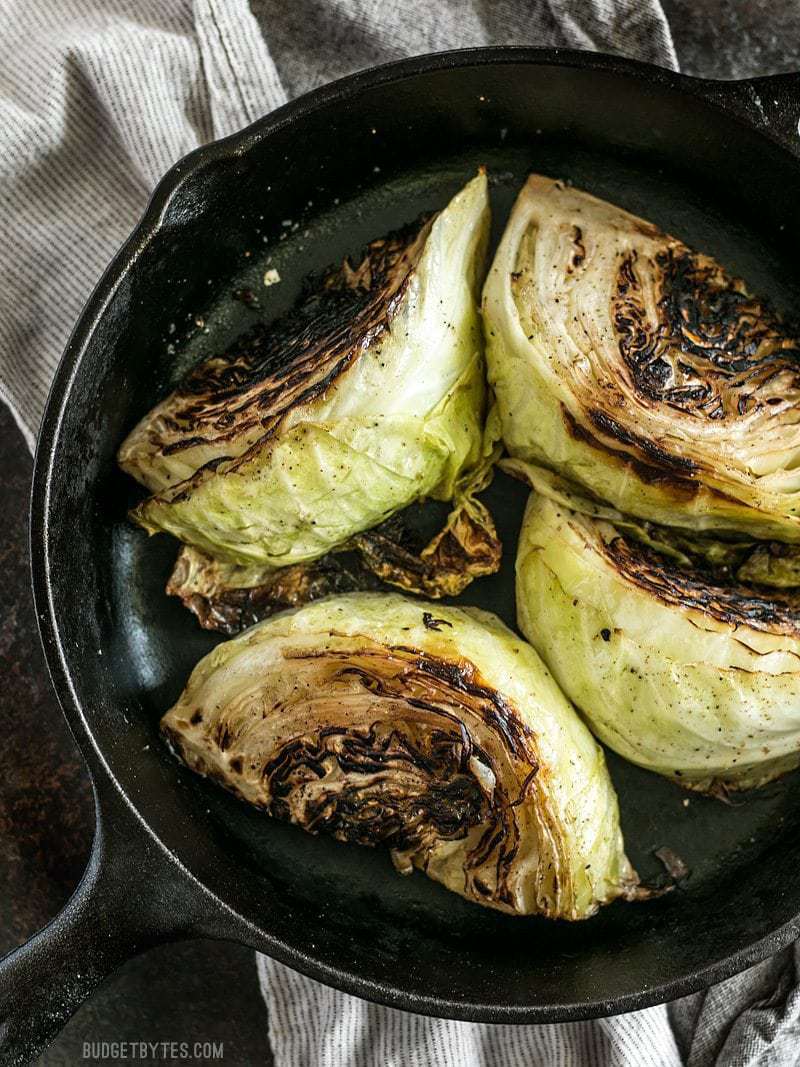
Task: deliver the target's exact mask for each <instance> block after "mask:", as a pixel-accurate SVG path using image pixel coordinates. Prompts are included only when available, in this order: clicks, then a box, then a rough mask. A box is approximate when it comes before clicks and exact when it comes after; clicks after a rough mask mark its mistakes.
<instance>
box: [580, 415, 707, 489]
mask: <svg viewBox="0 0 800 1067" xmlns="http://www.w3.org/2000/svg"><path fill="white" fill-rule="evenodd" d="M588 415H589V418H590V419H591V420H592V423H593V424H594V425H595V426H596V427H597V429H598V430H600V432H601V433H604V434H605V435H606V436H607V437H614V438H616V439H617V441H621V442H622V444H625V445H630V446H632V447H633V448H636V449H638V451H640V452H643V453H644V455H645V456H646V457H647V459H649V460H651V461H652V462H653V464H654V465H655V466H657V467H664V468H666V469H668V470H673V471H675V472H676V473H678V474H682V475H684V476H686V475H691V474H694V473H695V471H696V470H697V466H696V464H695V463H693V462H692V460H690V459H687V458H686V457H685V456H673V455H671V454H670V453H669V452H665V451H664V449H663V448H659V446H658V445H657V444H655V442H654V441H650V440H649V439H648V438H647V437H641V436H640V435H639V434H636V433H633V432H631V431H630V430H626V429H625V427H624V426H621V425H620V423H618V422H617V421H616V419H612V418H611V416H610V415H606V413H605V412H603V411H597V410H592V411H589V412H588Z"/></svg>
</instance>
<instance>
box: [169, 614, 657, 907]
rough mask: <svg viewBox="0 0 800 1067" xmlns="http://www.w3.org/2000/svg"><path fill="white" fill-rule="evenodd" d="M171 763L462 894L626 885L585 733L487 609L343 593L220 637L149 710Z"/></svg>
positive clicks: (599, 893) (514, 895)
mask: <svg viewBox="0 0 800 1067" xmlns="http://www.w3.org/2000/svg"><path fill="white" fill-rule="evenodd" d="M162 730H163V732H164V734H165V736H166V738H167V739H168V741H169V743H170V744H171V745H172V747H173V749H174V750H175V752H176V753H177V754H178V755H179V756H180V757H181V758H182V759H183V760H184V761H185V762H186V764H187V765H188V766H189V767H190V768H192V769H193V770H195V771H197V772H198V773H200V774H203V775H207V776H209V777H210V778H213V779H214V780H216V781H218V782H219V783H220V784H221V785H223V786H225V787H226V788H227V789H229V790H231V791H232V792H234V793H235V794H237V795H238V796H239V797H241V798H242V799H244V800H246V801H248V802H250V803H251V804H254V805H256V806H257V807H260V808H262V809H263V810H264V811H265V812H267V813H268V814H270V815H273V816H275V817H277V818H281V819H285V820H289V821H291V822H293V823H296V824H297V825H299V826H302V827H303V828H305V829H306V830H309V831H310V832H312V833H327V834H332V835H333V836H334V837H335V838H337V839H338V840H340V841H344V842H352V843H359V844H366V845H384V846H387V847H388V848H389V849H390V850H391V853H392V858H393V860H394V862H395V865H396V866H397V867H398V869H399V870H401V871H402V872H404V873H410V872H411V870H412V869H413V868H415V867H416V868H419V869H420V870H423V871H425V872H426V873H427V874H428V875H429V876H430V877H431V878H433V879H435V880H436V881H438V882H441V883H443V884H444V885H445V886H447V888H449V889H451V890H454V891H455V892H457V893H460V894H462V895H463V896H464V897H466V898H467V899H469V900H472V901H475V902H476V903H478V904H483V905H486V906H488V907H492V908H497V909H499V910H501V911H505V912H509V913H511V914H519V915H529V914H539V915H545V916H549V917H551V918H562V919H583V918H586V917H588V916H590V915H591V914H593V913H594V912H595V911H596V910H597V908H598V907H599V905H601V904H603V903H606V902H608V901H611V900H613V899H614V898H616V897H618V896H629V897H633V896H636V895H637V892H638V890H637V879H636V875H635V873H634V871H633V870H632V868H631V866H630V864H629V862H628V860H627V859H626V857H625V853H624V849H623V842H622V836H621V832H620V827H619V814H618V809H617V799H616V795H615V793H614V789H613V787H612V785H611V780H610V778H609V776H608V772H607V770H606V765H605V760H604V758H603V753H602V751H601V749H600V747H599V746H598V745H597V743H596V742H595V741H594V739H593V738H592V736H591V734H590V733H589V731H588V730H587V729H586V727H585V726H584V725H583V723H582V722H581V721H580V719H579V718H578V716H577V715H576V714H575V712H574V710H573V709H572V707H571V706H570V705H569V704H568V702H567V701H566V700H565V698H564V696H563V695H562V693H561V692H560V690H559V689H558V687H557V686H556V684H555V682H554V681H553V680H552V678H551V677H550V675H549V674H548V672H547V670H546V669H545V667H544V665H543V664H542V662H541V660H540V659H539V657H538V656H537V655H536V653H535V652H534V651H533V649H532V648H531V647H530V646H529V645H527V644H525V643H524V642H523V641H521V640H519V639H518V638H517V637H515V636H514V634H513V633H512V632H511V631H510V630H508V629H507V628H506V627H505V626H503V625H502V623H500V622H499V620H497V619H496V618H495V617H494V616H493V615H489V614H487V613H486V612H482V611H479V610H477V609H474V608H454V607H444V606H441V605H438V604H437V605H433V604H430V603H428V604H426V603H424V602H420V601H413V600H409V599H406V598H404V597H402V596H400V595H399V594H394V593H392V594H369V593H360V594H354V595H350V596H341V597H332V598H330V599H327V600H320V601H316V602H315V603H313V604H310V605H307V606H305V607H303V608H300V609H299V610H296V611H291V612H285V613H283V614H282V615H278V616H275V617H274V618H272V619H270V620H268V621H266V622H262V623H260V624H259V625H257V626H254V627H253V628H252V629H250V630H248V631H247V632H246V633H244V634H242V635H240V636H239V637H238V638H236V639H234V640H232V641H228V642H226V643H224V644H222V645H219V646H218V647H217V648H216V649H215V650H214V651H213V652H211V653H210V654H209V655H208V656H206V657H205V659H203V660H201V661H200V663H199V664H198V665H197V667H196V668H195V670H194V671H193V673H192V675H191V677H190V679H189V682H188V685H187V687H186V689H185V691H184V693H183V695H182V696H181V698H180V699H179V701H178V702H177V704H176V705H175V706H174V707H173V708H172V709H171V710H170V711H168V712H167V714H166V715H165V716H164V718H163V720H162Z"/></svg>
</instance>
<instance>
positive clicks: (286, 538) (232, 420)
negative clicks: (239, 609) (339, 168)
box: [118, 173, 499, 595]
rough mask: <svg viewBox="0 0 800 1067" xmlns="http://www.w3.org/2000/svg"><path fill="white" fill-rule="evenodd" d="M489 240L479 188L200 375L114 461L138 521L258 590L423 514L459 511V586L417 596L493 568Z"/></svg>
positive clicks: (386, 243) (315, 290)
mask: <svg viewBox="0 0 800 1067" xmlns="http://www.w3.org/2000/svg"><path fill="white" fill-rule="evenodd" d="M488 226H489V204H488V194H487V180H486V175H485V174H483V173H481V174H479V175H478V176H477V177H476V178H474V179H473V180H472V181H470V182H469V183H468V184H467V185H466V187H465V188H464V189H462V190H461V192H460V193H458V194H457V195H456V196H455V197H454V198H453V199H452V200H451V201H450V203H449V204H448V206H447V207H446V208H445V209H444V210H443V211H441V212H440V213H439V214H438V215H435V216H433V217H429V218H427V219H421V220H419V221H418V222H417V223H415V224H413V225H411V226H409V227H407V228H406V229H404V230H403V231H401V232H398V233H395V234H392V235H389V236H388V237H386V238H382V239H380V240H376V241H373V242H372V243H371V244H370V245H369V246H368V248H367V250H366V255H365V257H364V259H363V261H362V262H361V263H360V264H359V265H357V266H355V267H354V266H352V265H351V264H350V263H349V262H347V261H345V263H344V264H343V265H342V266H341V267H339V268H337V269H335V270H333V271H331V272H329V273H328V274H327V275H326V276H325V277H324V278H322V279H321V280H320V279H317V280H316V281H313V282H312V283H309V285H308V286H307V289H306V291H305V292H304V293H303V295H302V297H301V299H300V301H299V303H298V304H297V306H296V307H295V308H294V309H293V311H292V312H290V313H289V314H288V315H286V316H285V317H283V318H282V319H280V320H279V321H278V322H276V323H272V324H270V325H268V326H261V327H257V328H256V329H255V330H254V331H252V332H251V333H250V334H248V335H246V336H245V337H243V338H242V339H240V341H239V342H237V343H236V344H235V345H234V346H233V348H232V349H231V350H229V351H228V352H226V353H224V354H223V355H221V356H217V357H214V358H211V359H208V360H206V361H205V362H203V363H202V364H201V365H200V366H198V367H196V368H195V369H194V370H193V371H192V372H191V373H190V374H189V375H188V377H187V378H186V379H185V380H184V382H183V383H182V384H181V385H180V386H179V387H178V388H177V389H176V390H175V391H174V392H173V393H172V394H171V395H170V396H168V397H167V398H166V399H165V400H163V401H162V402H161V403H160V404H158V405H157V406H156V407H155V408H153V410H152V411H151V412H150V413H149V414H148V415H147V416H146V417H145V418H144V419H143V420H142V421H141V422H140V423H139V425H138V426H137V427H136V428H135V429H134V430H133V431H132V433H131V434H130V435H129V437H128V438H127V439H126V441H125V442H124V443H123V445H122V447H121V448H120V450H119V455H118V459H119V463H120V465H121V466H122V468H123V469H124V470H125V471H127V472H128V473H129V474H131V475H132V476H133V477H134V478H136V479H138V481H140V482H141V483H142V484H143V485H144V486H146V487H147V489H149V490H150V492H151V494H152V495H151V496H150V497H149V498H147V499H146V500H144V501H143V502H142V503H141V504H140V505H139V506H138V507H136V508H135V509H134V510H133V512H132V517H133V518H134V519H135V520H136V521H137V522H139V523H140V524H141V525H142V526H143V527H144V528H145V529H146V530H148V531H149V532H151V533H155V532H158V531H165V532H168V533H171V534H173V535H174V536H175V537H177V538H178V539H179V540H181V541H182V542H184V544H186V545H189V546H192V548H193V549H194V550H196V552H197V553H199V554H201V555H202V556H204V557H205V558H207V559H208V561H209V564H208V566H209V567H211V569H214V567H215V565H216V564H225V565H227V566H229V567H232V568H238V569H239V574H240V575H241V573H242V569H244V571H246V572H247V573H248V575H249V579H251V580H253V581H255V580H256V578H254V568H255V569H257V570H258V569H259V568H260V570H258V577H257V584H260V585H261V586H262V587H263V586H264V585H265V584H266V585H267V586H269V585H270V583H271V582H272V581H273V579H274V575H273V574H272V571H274V570H275V569H277V568H283V567H292V566H298V565H303V564H307V563H311V562H313V561H315V560H318V559H320V558H321V557H323V556H325V555H326V554H327V553H329V552H330V551H331V550H334V549H337V548H340V547H341V546H343V545H346V544H348V542H350V541H351V539H352V538H353V537H354V536H356V535H359V534H362V533H363V532H364V531H367V530H370V529H371V528H373V527H374V526H376V525H378V524H380V523H382V522H383V521H384V520H386V519H387V518H388V517H389V516H391V515H393V514H394V513H395V512H397V511H399V510H400V509H402V508H405V507H406V506H407V505H409V504H411V503H412V502H415V501H419V500H422V499H424V498H434V499H437V500H445V501H449V500H452V501H454V509H455V510H454V512H453V514H452V515H451V518H450V521H449V523H448V527H447V530H446V531H443V532H442V534H441V535H440V541H441V539H442V538H444V539H445V540H447V539H448V538H450V536H451V534H452V535H453V536H454V538H455V541H456V542H457V544H456V545H455V546H452V545H451V546H450V547H451V548H452V550H453V551H452V552H451V555H450V557H449V558H450V562H451V563H453V561H454V558H455V556H458V560H457V562H455V564H454V566H455V569H456V570H458V571H459V572H460V585H459V582H458V581H451V582H449V583H448V582H444V585H443V588H442V589H441V590H440V589H438V587H437V581H436V575H435V574H434V575H431V574H427V573H426V575H425V576H424V577H425V578H426V581H421V582H420V584H421V587H422V588H423V590H425V591H427V592H429V593H430V594H431V595H442V594H443V593H445V592H448V593H449V592H453V591H458V588H463V585H465V584H467V582H468V581H469V580H470V579H471V577H473V576H474V575H475V574H479V573H487V571H486V569H485V568H486V567H487V566H488V567H489V569H490V570H493V569H496V567H497V565H498V560H499V544H498V542H497V539H496V535H495V533H494V527H493V525H492V521H491V518H490V516H489V515H488V513H487V512H486V510H485V509H484V508H483V507H482V505H481V504H480V503H479V502H478V501H477V500H475V499H474V495H475V492H476V491H477V490H478V489H480V488H482V487H483V486H484V485H485V484H486V481H487V477H488V473H487V472H488V470H489V469H490V466H491V458H490V457H487V456H485V455H484V452H483V442H482V432H483V415H484V407H485V382H484V362H483V352H482V339H481V329H480V324H479V313H478V305H477V299H478V296H477V294H478V290H479V287H480V284H481V280H482V274H483V263H484V257H485V252H486V246H487V239H488ZM440 541H438V542H437V543H436V544H434V545H433V546H430V548H429V556H430V555H436V553H437V551H440V550H441V544H440ZM357 547H358V546H357ZM434 562H435V561H434ZM383 566H384V571H385V572H386V574H388V579H387V580H390V581H396V583H397V584H400V585H404V586H405V587H408V588H415V589H416V586H415V580H414V578H413V576H411V577H410V576H409V574H408V573H407V572H406V571H403V570H402V568H400V567H399V566H395V567H394V568H392V566H390V565H389V564H388V563H386V561H385V560H384V561H383ZM195 570H197V568H195ZM215 574H216V577H217V578H219V575H220V568H219V566H217V567H216V570H215Z"/></svg>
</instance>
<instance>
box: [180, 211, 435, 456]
mask: <svg viewBox="0 0 800 1067" xmlns="http://www.w3.org/2000/svg"><path fill="white" fill-rule="evenodd" d="M430 221H431V217H430V216H427V217H421V218H420V219H418V220H417V221H416V222H415V223H413V224H412V225H410V226H408V227H406V228H404V229H403V230H399V231H397V232H396V233H393V234H390V235H389V236H388V237H385V238H381V239H380V240H377V241H373V242H372V243H371V244H370V245H368V246H367V249H366V253H365V256H364V259H363V260H362V262H361V263H360V264H359V265H358V266H357V267H355V268H353V267H352V266H351V265H350V263H349V262H348V261H347V260H345V262H344V263H343V264H342V265H341V266H340V267H337V268H335V269H334V270H331V271H329V272H328V273H327V274H325V275H323V276H322V277H320V276H314V277H311V278H309V279H307V280H306V282H305V284H304V288H303V291H302V293H301V295H300V298H299V300H298V301H297V303H296V305H295V306H294V307H293V308H292V310H291V311H290V312H288V313H287V314H285V315H283V316H282V317H281V318H279V319H277V320H276V321H275V322H272V323H269V324H266V323H259V324H257V325H256V326H254V327H253V328H252V329H251V330H250V331H249V332H248V333H246V334H244V335H243V336H242V337H240V338H239V339H238V340H237V341H235V342H234V344H233V345H232V346H231V347H230V348H229V349H228V350H227V351H226V352H224V353H222V354H221V355H218V356H214V357H212V358H210V359H208V360H205V361H204V362H203V363H202V364H200V366H199V367H196V368H195V369H194V370H193V371H192V372H190V374H188V375H187V377H186V378H185V379H184V381H183V382H182V383H181V385H180V386H179V387H178V389H177V390H176V393H177V395H178V397H179V398H181V400H182V404H181V406H180V409H179V413H178V415H177V418H176V419H175V420H174V425H173V429H177V430H180V429H181V428H184V427H185V428H186V429H187V431H188V430H196V429H197V427H198V425H199V426H200V427H201V428H203V427H205V428H207V433H208V434H209V435H213V436H214V437H215V438H216V439H219V438H220V437H222V438H223V439H224V437H225V433H226V431H230V432H231V433H232V432H233V427H234V426H235V427H236V432H240V431H241V429H242V428H246V427H248V426H253V425H256V424H257V423H259V422H260V423H261V424H262V425H263V426H264V430H265V432H269V430H270V428H271V427H273V426H274V425H275V424H276V421H277V420H278V418H279V417H280V415H281V414H282V413H283V412H284V411H285V410H287V409H288V407H290V406H294V405H297V404H300V403H306V402H308V401H310V400H312V399H314V398H315V397H317V396H319V395H321V394H323V393H324V392H325V390H326V389H327V388H328V387H329V386H330V385H331V383H332V382H333V381H335V380H336V378H338V377H339V375H341V374H342V373H343V371H344V370H346V369H347V367H349V366H350V364H351V363H352V362H353V361H354V360H355V359H357V358H358V356H359V354H360V353H361V352H362V351H363V350H364V348H365V347H367V346H368V345H370V344H372V342H374V341H375V340H376V339H378V338H380V337H381V335H382V334H384V333H385V332H386V331H387V329H388V328H389V325H390V323H391V321H392V319H393V317H394V314H395V312H396V310H397V307H398V304H399V303H400V301H401V300H402V297H403V295H404V293H405V290H406V287H407V285H408V282H409V279H410V277H411V275H412V274H413V271H414V268H415V267H416V265H417V263H418V262H419V258H420V256H421V254H422V250H423V248H424V244H425V238H426V236H427V233H428V230H429V225H430ZM203 440H204V437H203V435H202V433H201V434H198V433H196V432H194V433H192V435H191V439H190V438H186V439H182V440H179V441H176V442H174V443H173V444H171V445H169V446H167V447H166V448H165V449H164V451H165V452H166V453H170V452H175V451H178V450H180V449H183V448H187V447H189V446H190V445H192V444H197V443H201V442H202V441H203Z"/></svg>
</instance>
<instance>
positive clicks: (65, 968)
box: [0, 786, 202, 1067]
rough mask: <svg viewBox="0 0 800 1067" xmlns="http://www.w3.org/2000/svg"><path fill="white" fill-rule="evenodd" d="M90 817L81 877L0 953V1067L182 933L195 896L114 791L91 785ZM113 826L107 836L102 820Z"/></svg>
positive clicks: (41, 1043)
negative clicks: (118, 974) (17, 943)
mask: <svg viewBox="0 0 800 1067" xmlns="http://www.w3.org/2000/svg"><path fill="white" fill-rule="evenodd" d="M95 805H96V812H97V824H96V829H95V837H94V843H93V845H92V853H91V856H90V858H89V864H88V866H87V868H86V871H85V873H84V875H83V878H82V879H81V882H80V884H79V885H78V887H77V889H76V890H75V892H74V893H73V895H72V897H71V898H70V900H69V901H68V902H67V904H66V906H65V907H64V909H63V911H61V912H60V913H59V914H58V915H57V916H56V917H55V918H54V919H53V920H52V922H50V923H49V925H48V926H46V927H45V928H44V929H43V930H40V931H39V932H38V933H37V934H35V935H34V936H33V937H32V938H31V939H30V940H29V941H27V942H26V943H25V944H24V945H22V946H21V947H20V948H18V949H16V950H14V951H13V952H11V953H9V954H8V955H7V956H5V957H4V958H3V959H0V1065H2V1067H12V1065H13V1067H17V1065H19V1064H25V1063H29V1062H30V1061H31V1060H33V1059H34V1057H35V1056H36V1055H37V1054H38V1053H39V1052H41V1050H42V1049H43V1048H44V1047H45V1046H46V1045H47V1044H48V1043H49V1042H50V1041H51V1040H52V1038H53V1037H55V1035H56V1034H57V1033H58V1032H59V1030H60V1029H61V1028H62V1026H63V1025H64V1024H65V1023H66V1022H67V1020H68V1019H69V1018H70V1017H71V1016H72V1015H73V1014H74V1012H75V1011H76V1010H77V1009H78V1008H79V1007H80V1005H81V1004H82V1003H83V1001H84V1000H86V998H87V997H88V996H89V995H90V994H91V993H92V991H93V990H94V989H95V988H96V987H97V986H98V985H99V984H100V983H101V982H102V981H103V979H104V978H106V977H107V976H108V975H109V974H111V972H112V971H114V970H115V969H116V968H117V967H118V966H119V965H120V964H122V963H124V962H125V961H126V960H128V959H130V958H131V957H132V956H134V955H136V954H137V953H139V952H142V951H143V950H145V949H147V948H150V947H152V946H154V945H157V944H159V943H161V942H164V941H168V940H176V939H179V938H181V937H187V936H191V935H192V934H193V933H196V932H197V931H198V925H199V924H198V923H197V922H196V921H195V920H196V917H197V914H198V911H199V905H201V904H202V898H201V895H200V893H199V892H198V891H197V890H195V889H194V888H193V884H192V883H191V882H190V880H189V879H188V878H187V877H186V876H185V875H183V874H181V872H180V870H179V869H178V868H177V867H176V865H175V864H174V863H173V862H172V861H171V860H170V859H169V858H168V856H167V855H166V854H165V853H164V852H163V851H162V849H161V848H160V846H159V845H158V844H156V842H155V841H153V840H152V838H150V836H149V835H148V834H147V833H146V831H145V830H144V829H143V828H142V826H141V824H140V823H139V822H138V820H137V819H136V818H135V816H134V815H133V814H132V813H131V812H130V810H129V809H128V808H127V805H125V803H124V802H123V801H122V800H121V799H120V797H119V795H118V794H117V792H116V789H114V788H113V787H111V786H109V787H108V788H107V789H105V790H104V791H103V796H102V804H101V803H100V799H99V797H98V791H97V788H96V787H95ZM109 825H113V830H114V832H113V835H112V834H110V833H108V832H107V829H106V827H107V826H109Z"/></svg>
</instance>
